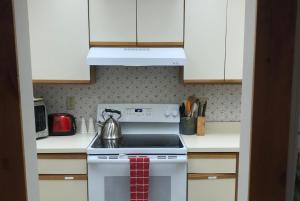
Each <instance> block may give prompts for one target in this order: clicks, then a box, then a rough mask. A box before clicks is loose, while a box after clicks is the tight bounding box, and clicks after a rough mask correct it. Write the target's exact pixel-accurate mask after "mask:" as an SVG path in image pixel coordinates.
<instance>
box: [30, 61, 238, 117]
mask: <svg viewBox="0 0 300 201" xmlns="http://www.w3.org/2000/svg"><path fill="white" fill-rule="evenodd" d="M193 94H195V95H196V96H199V97H207V98H208V106H207V120H208V121H240V113H241V85H238V84H237V85H214V84H210V85H182V84H180V81H179V69H178V68H174V67H101V68H97V82H96V83H95V84H93V85H77V84H76V85H67V84H59V85H53V84H35V85H34V95H35V97H44V98H45V102H46V105H47V107H48V112H49V113H54V112H69V113H71V114H74V115H75V116H76V117H77V118H81V117H84V118H88V117H93V118H95V117H96V108H97V104H98V103H181V102H182V101H183V99H184V98H186V97H187V96H189V95H193ZM68 96H74V97H75V109H74V110H67V107H66V97H68Z"/></svg>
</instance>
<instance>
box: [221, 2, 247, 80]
mask: <svg viewBox="0 0 300 201" xmlns="http://www.w3.org/2000/svg"><path fill="white" fill-rule="evenodd" d="M227 20H228V21H227V37H226V64H225V79H226V80H241V79H242V77H243V58H244V56H243V54H244V23H245V22H244V21H245V0H228V11H227Z"/></svg>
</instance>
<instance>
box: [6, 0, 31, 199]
mask: <svg viewBox="0 0 300 201" xmlns="http://www.w3.org/2000/svg"><path fill="white" fill-rule="evenodd" d="M14 3H17V4H21V5H18V6H16V5H15V7H19V8H18V9H17V10H21V11H24V10H23V8H24V7H23V3H22V2H21V1H12V0H2V1H0V13H1V15H0V27H1V29H0V36H1V42H0V60H1V67H0V94H1V100H0V111H1V113H2V114H5V115H1V116H0V122H1V123H0V133H1V134H0V136H1V140H0V188H1V190H0V192H1V193H0V200H3V201H4V200H18V201H26V200H28V197H29V198H30V197H31V195H30V196H28V197H27V190H28V192H29V193H30V192H32V191H31V190H33V192H35V191H34V190H35V189H34V188H31V186H30V187H29V186H28V189H27V182H26V174H25V172H26V167H25V159H24V145H23V143H24V139H23V137H24V136H23V134H24V133H23V128H22V119H21V117H22V114H21V97H20V82H19V74H18V59H17V49H16V38H15V36H16V30H15V25H16V24H15V20H16V19H14V18H15V17H16V16H14V11H16V10H14V6H13V5H14ZM25 13H26V12H25ZM18 18H20V16H18ZM18 21H19V23H20V22H21V21H20V20H18ZM19 28H20V27H19ZM20 30H23V31H25V30H26V28H20ZM26 36H27V33H25V37H24V38H22V39H20V38H19V39H20V40H26ZM21 43H22V44H19V45H20V48H21V50H20V51H19V52H23V51H26V50H25V49H23V48H27V45H25V46H24V44H23V42H21ZM24 62H27V59H24V61H22V64H24ZM19 67H23V68H24V67H26V70H27V64H26V65H24V66H19ZM28 70H29V69H28ZM20 76H22V74H21V75H20ZM26 78H27V77H26ZM23 82H25V81H23ZM26 87H27V86H26ZM29 106H30V105H29ZM29 118H30V117H29ZM28 137H29V136H28ZM30 140H31V139H30ZM32 197H35V196H32Z"/></svg>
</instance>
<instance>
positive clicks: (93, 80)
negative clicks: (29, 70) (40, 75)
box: [32, 67, 97, 84]
mask: <svg viewBox="0 0 300 201" xmlns="http://www.w3.org/2000/svg"><path fill="white" fill-rule="evenodd" d="M96 74H97V73H96V68H95V67H90V80H32V83H33V84H94V83H96Z"/></svg>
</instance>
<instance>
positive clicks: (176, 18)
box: [137, 0, 184, 43]
mask: <svg viewBox="0 0 300 201" xmlns="http://www.w3.org/2000/svg"><path fill="white" fill-rule="evenodd" d="M183 24H184V0H150V1H149V0H137V34H138V42H177V43H178V42H183Z"/></svg>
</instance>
